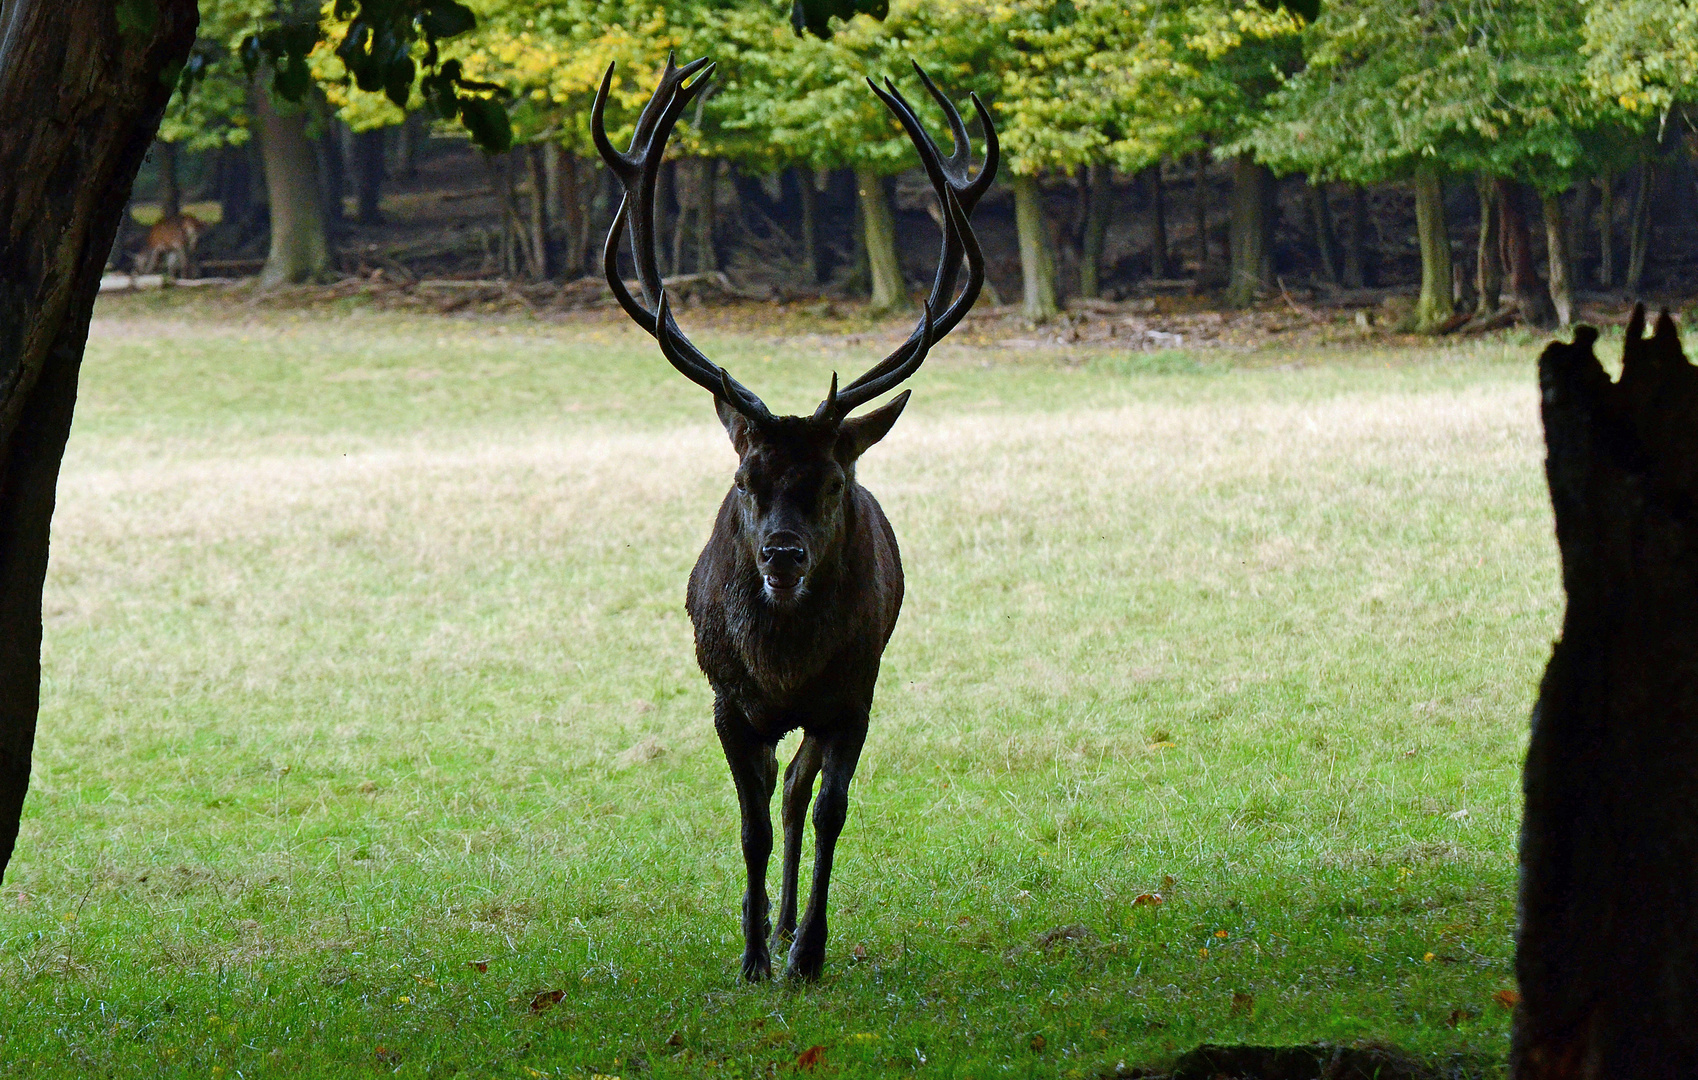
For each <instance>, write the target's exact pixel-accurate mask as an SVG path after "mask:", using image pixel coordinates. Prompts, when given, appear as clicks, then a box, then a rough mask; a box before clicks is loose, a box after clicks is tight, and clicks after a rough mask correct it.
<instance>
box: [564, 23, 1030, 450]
mask: <svg viewBox="0 0 1698 1080" xmlns="http://www.w3.org/2000/svg"><path fill="white" fill-rule="evenodd" d="M914 70H915V71H916V72H918V73H919V76H920V80H921V81H922V82H923V83H924V84H925V87H926V90H927V91H928V92H929V93H930V94H931V95H932V98H933V99H934V100H935V101H936V102H937V103H938V105H939V106H941V107H942V109H943V113H944V116H945V118H946V119H947V120H948V122H949V132H950V138H951V142H952V145H951V151H950V154H949V157H947V158H945V157H944V156H943V154H942V153H941V152H940V151H939V149H938V146H937V144H936V143H935V142H933V141H932V138H931V136H930V135H929V134H927V133H926V130H925V128H924V127H923V126H921V124H920V120H919V117H918V116H916V115H915V113H914V109H913V106H911V105H909V104H908V100H907V99H906V98H904V97H903V96H902V94H901V92H900V91H898V90H897V89H896V84H895V83H893V82H891V81H890V80H889V79H888V78H887V79H886V80H885V89H883V90H881V89H879V87H878V86H877V85H875V84H874V83H873V82H872V80H871V79H869V80H867V85H868V86H871V87H872V90H873V93H874V94H877V95H878V97H879V100H881V101H883V102H884V104H885V106H886V107H887V108H889V109H890V111H891V112H892V113H894V114H895V115H896V119H897V120H898V121H899V122H900V123H901V124H902V127H903V129H904V130H905V131H907V133H908V137H909V139H911V140H912V141H913V143H914V149H915V150H916V151H918V153H919V155H920V163H921V164H922V165H923V166H924V167H925V170H926V176H927V177H928V178H929V179H930V180H931V183H932V188H933V190H934V191H936V192H937V196H938V200H939V201H940V202H941V203H942V204H943V251H942V254H941V255H940V256H939V259H938V267H937V274H936V276H935V277H934V278H933V280H932V291H931V296H930V297H929V298H928V299H927V301H926V306H925V312H924V314H923V315H922V316H921V318H920V322H919V325H918V326H916V327H915V328H914V331H913V333H911V334H910V335H909V336H908V340H906V341H905V342H903V343H902V345H901V346H899V347H898V348H897V349H896V351H895V352H893V353H891V354H890V355H889V356H887V357H885V358H884V359H883V360H881V361H879V363H878V364H876V365H874V367H873V368H872V369H871V370H869V371H867V372H866V373H865V374H863V375H862V376H861V377H860V378H858V379H856V380H855V381H854V382H852V383H850V384H849V385H848V386H846V387H844V388H843V389H842V390H841V391H839V390H838V388H837V376H836V375H833V376H832V379H831V391H830V393H829V394H828V395H827V396H826V399H825V400H824V401H822V402H821V403H820V406H819V408H818V409H817V410H815V412H814V416H815V417H816V418H820V419H827V418H829V419H832V420H841V419H843V418H844V417H845V416H847V415H848V414H849V413H850V412H851V411H852V410H854V409H856V408H858V407H859V406H861V405H864V404H866V403H867V402H869V401H871V400H872V399H873V398H875V397H878V396H879V395H880V394H883V393H885V392H886V391H888V390H890V389H892V388H894V387H895V386H897V385H898V384H899V383H901V382H902V381H903V380H905V379H907V378H908V377H909V376H910V375H912V374H913V373H914V372H915V371H916V370H918V369H919V366H920V364H921V363H922V362H924V360H925V358H926V353H927V351H928V350H930V348H931V346H932V345H933V343H935V342H936V341H937V340H938V339H939V338H941V337H943V335H945V334H947V333H949V331H950V330H952V329H954V328H955V325H956V324H957V323H959V322H960V321H961V319H962V318H963V317H964V316H965V315H966V314H967V312H968V310H969V309H970V308H972V306H973V302H974V301H975V300H977V299H978V296H979V290H980V289H981V288H982V287H983V285H984V280H985V265H984V256H983V254H982V253H981V252H980V251H979V245H978V241H977V239H975V237H974V236H973V229H972V225H971V224H970V222H969V217H970V215H971V214H972V212H973V208H974V207H975V206H977V205H978V202H979V199H980V197H981V196H983V195H984V193H985V191H986V190H987V189H988V188H989V187H990V184H991V181H992V180H993V179H994V178H995V176H996V168H997V161H998V153H999V151H998V144H997V138H996V128H995V126H994V125H993V124H992V123H991V118H990V113H989V112H988V111H987V110H986V109H985V106H984V103H983V102H981V101H980V100H979V97H978V95H977V94H974V95H972V98H973V108H974V109H975V110H977V112H978V114H979V122H980V124H981V125H983V127H984V132H985V161H984V165H983V166H982V167H981V168H980V169H979V174H978V175H977V176H976V177H973V178H972V179H971V180H969V179H968V170H969V168H970V166H971V163H972V145H971V143H970V141H969V140H968V137H967V126H966V125H965V124H964V123H962V121H961V114H960V113H959V112H957V111H956V109H955V106H954V105H953V104H952V103H951V102H950V101H949V99H948V98H947V97H945V96H944V95H943V92H942V91H940V90H939V89H938V88H937V86H936V85H935V84H934V83H933V82H932V81H931V79H930V78H929V77H928V76H927V75H926V73H925V71H923V70H922V69H921V68H920V65H919V64H915V65H914ZM698 71H700V72H703V74H702V77H701V78H699V79H696V80H695V81H694V82H688V80H689V78H690V77H691V76H692V75H694V74H696V73H697V72H698ZM712 73H713V65H712V64H710V63H708V61H707V59H706V58H703V59H700V60H694V61H692V62H690V63H688V64H685V65H684V66H683V67H678V66H677V65H676V64H675V63H674V62H673V59H672V57H671V56H668V57H667V58H666V70H665V72H663V73H662V75H661V78H660V85H659V86H657V87H656V88H655V91H654V94H653V96H651V97H650V98H649V101H648V104H646V105H644V106H643V111H642V112H641V113H640V114H639V115H638V117H637V127H636V132H635V134H634V135H633V136H632V138H631V148H630V149H629V150H628V151H626V152H625V153H623V154H622V153H620V152H619V151H617V150H615V149H614V148H613V144H612V143H611V142H609V141H608V138H607V129H606V126H605V124H604V114H605V110H606V107H607V95H608V91H609V89H610V88H611V87H612V85H613V65H612V64H609V65H608V67H607V74H606V75H605V76H603V77H602V80H601V89H600V90H599V91H597V93H596V98H595V107H594V108H593V109H592V111H591V113H590V132H591V134H592V135H593V136H594V138H595V144H596V148H597V149H598V150H600V151H601V156H602V159H603V160H605V161H606V162H607V164H608V167H609V168H611V169H612V170H613V172H614V175H616V176H618V177H619V182H620V184H621V186H622V187H623V188H624V190H625V196H624V199H623V200H621V202H620V204H619V211H618V213H616V214H615V215H614V217H613V225H612V227H611V228H610V229H609V230H608V233H607V247H606V249H605V250H604V252H603V255H602V265H603V269H605V271H606V273H607V284H608V286H609V287H610V288H611V289H612V290H613V295H614V297H615V298H617V299H618V301H619V305H620V306H621V307H623V308H624V309H625V313H626V314H628V315H630V316H631V318H632V319H633V320H634V321H635V322H636V323H637V325H638V326H641V327H642V328H643V329H644V330H647V331H648V332H649V333H651V334H653V335H654V336H655V340H656V341H658V342H659V343H660V351H661V353H662V354H663V355H665V357H666V359H667V361H668V362H669V363H671V364H672V366H673V367H675V368H677V369H678V371H679V372H681V373H682V374H683V375H684V376H685V377H686V378H688V379H690V380H691V381H692V382H694V383H696V384H697V385H698V386H701V387H703V388H705V389H707V390H710V391H712V392H713V393H714V394H715V395H716V396H718V397H719V398H721V399H722V400H724V401H725V402H726V404H728V405H730V406H731V407H732V408H734V409H736V410H737V411H738V412H740V413H742V414H743V415H744V416H746V417H748V418H749V419H751V420H754V421H756V422H760V423H765V422H768V421H771V420H773V419H774V417H773V415H772V413H771V411H770V410H768V409H767V407H766V404H765V403H764V402H762V401H761V399H760V398H758V397H756V396H755V395H754V394H753V393H752V392H750V391H749V390H748V389H747V388H746V387H744V386H743V385H742V384H741V383H739V382H738V381H737V380H735V379H733V378H732V377H731V376H730V374H728V373H727V372H726V370H725V369H724V368H722V367H720V366H719V365H718V364H715V363H714V362H713V361H711V360H709V359H708V358H707V357H706V356H705V355H703V354H702V352H701V350H700V349H697V348H696V347H695V346H694V345H692V344H691V343H690V340H689V339H688V338H686V337H685V336H684V334H683V331H681V330H680V329H679V328H678V323H677V321H676V320H675V319H673V317H672V311H671V306H670V305H669V303H668V302H667V298H666V289H665V284H664V282H663V281H662V280H661V277H660V268H659V266H658V264H657V263H656V261H655V235H654V234H655V219H654V196H655V185H656V181H657V179H658V178H659V175H660V163H661V159H662V157H663V156H664V155H665V153H666V140H667V137H668V136H669V135H671V134H672V128H673V127H674V126H675V125H676V124H677V122H678V118H679V117H680V116H682V115H683V113H684V110H685V108H687V107H688V106H689V104H690V102H691V100H693V99H694V98H695V96H696V95H697V94H698V93H700V92H701V90H702V88H703V87H704V86H705V85H706V83H707V80H708V78H709V77H710V76H711V75H712ZM627 218H629V220H630V223H631V258H632V261H633V262H634V263H635V264H636V268H637V282H638V284H639V285H640V286H641V287H642V291H643V298H644V300H646V301H647V302H648V303H649V304H652V305H654V310H653V311H652V312H651V311H650V310H649V308H648V307H646V306H644V305H643V304H641V303H639V302H638V301H637V299H636V298H635V297H633V296H632V295H631V292H630V290H629V289H627V288H625V282H624V280H623V279H622V278H621V277H620V275H619V239H620V237H621V236H622V235H623V233H624V229H625V222H626V220H627ZM963 258H965V259H966V262H967V284H966V286H965V287H964V288H963V289H962V290H961V294H960V295H959V296H955V295H954V294H955V285H956V280H957V278H959V276H960V273H961V262H962V259H963ZM952 296H953V297H954V299H953V301H951V297H952ZM946 302H947V303H948V307H947V308H945V309H944V310H943V313H942V315H941V316H940V315H938V314H937V311H938V308H939V307H940V306H941V305H943V304H945V303H946Z"/></svg>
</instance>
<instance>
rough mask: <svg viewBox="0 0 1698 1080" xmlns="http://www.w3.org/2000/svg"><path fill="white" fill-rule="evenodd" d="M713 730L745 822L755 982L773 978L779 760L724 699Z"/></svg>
mask: <svg viewBox="0 0 1698 1080" xmlns="http://www.w3.org/2000/svg"><path fill="white" fill-rule="evenodd" d="M713 726H714V728H715V729H717V730H718V732H719V745H720V746H721V747H723V748H724V750H725V761H726V763H727V764H729V765H730V766H731V781H732V783H734V784H735V785H736V786H737V807H738V809H739V810H740V811H741V813H742V818H743V867H744V870H745V871H746V873H747V874H748V882H749V884H748V889H747V890H746V891H745V892H744V893H743V978H745V979H747V980H749V981H750V982H758V981H760V980H761V979H769V978H771V977H772V959H771V954H770V953H768V952H767V945H766V936H767V933H768V932H769V930H770V927H769V925H768V922H767V899H766V864H767V860H769V859H770V858H771V857H772V789H773V785H774V784H775V783H777V781H778V758H777V757H776V756H775V755H774V753H773V744H772V743H771V742H769V741H768V740H766V739H765V738H764V737H762V736H761V734H760V733H759V732H757V731H755V729H754V728H752V727H750V726H749V722H748V721H747V720H745V719H744V718H743V715H742V714H741V713H740V712H738V711H737V709H736V707H735V706H733V705H731V704H730V703H728V702H727V701H726V700H725V699H724V698H718V699H716V700H715V701H714V706H713Z"/></svg>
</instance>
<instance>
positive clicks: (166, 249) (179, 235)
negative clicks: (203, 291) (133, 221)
mask: <svg viewBox="0 0 1698 1080" xmlns="http://www.w3.org/2000/svg"><path fill="white" fill-rule="evenodd" d="M206 230H207V224H206V222H204V221H202V220H201V219H200V218H197V217H195V216H194V215H193V214H173V215H171V216H170V217H167V218H160V219H159V220H158V221H156V222H154V223H153V227H152V228H150V229H148V230H147V240H146V241H145V242H144V243H143V244H142V249H141V252H140V254H138V255H137V256H136V271H135V272H136V273H137V274H151V273H153V271H154V268H155V267H157V266H158V265H159V262H160V260H161V259H163V260H164V261H165V272H166V273H168V274H170V275H171V276H173V277H194V276H195V245H196V244H199V243H200V237H201V233H204V232H205V231H206Z"/></svg>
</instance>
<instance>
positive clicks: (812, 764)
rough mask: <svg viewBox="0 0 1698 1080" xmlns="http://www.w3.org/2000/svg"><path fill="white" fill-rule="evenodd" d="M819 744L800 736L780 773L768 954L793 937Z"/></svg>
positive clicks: (813, 739) (817, 765)
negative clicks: (780, 824) (778, 860)
mask: <svg viewBox="0 0 1698 1080" xmlns="http://www.w3.org/2000/svg"><path fill="white" fill-rule="evenodd" d="M821 760H822V758H821V752H820V742H819V740H818V739H816V738H814V737H813V736H812V735H807V734H804V735H803V736H802V745H801V746H799V747H797V748H796V756H795V757H793V758H791V759H790V767H789V768H787V769H785V770H784V871H783V873H784V879H783V883H782V884H781V886H780V891H779V897H778V925H777V926H775V927H773V929H772V951H773V952H777V951H778V950H780V949H782V948H784V947H785V946H786V945H789V944H790V941H791V939H792V938H793V937H794V936H795V934H796V885H797V878H798V877H799V876H800V874H801V864H802V826H803V825H804V824H806V822H807V818H808V803H809V801H810V800H812V799H813V797H814V778H815V777H816V776H818V775H819V771H820V762H821Z"/></svg>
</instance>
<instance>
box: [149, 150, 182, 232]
mask: <svg viewBox="0 0 1698 1080" xmlns="http://www.w3.org/2000/svg"><path fill="white" fill-rule="evenodd" d="M154 145H155V146H156V147H157V150H156V152H155V153H154V155H153V156H154V158H155V164H157V165H158V166H159V216H160V218H162V219H163V218H172V217H176V216H177V215H178V214H181V213H182V212H183V186H182V185H181V184H179V183H178V182H177V144H176V143H169V142H162V143H156V144H154Z"/></svg>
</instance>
